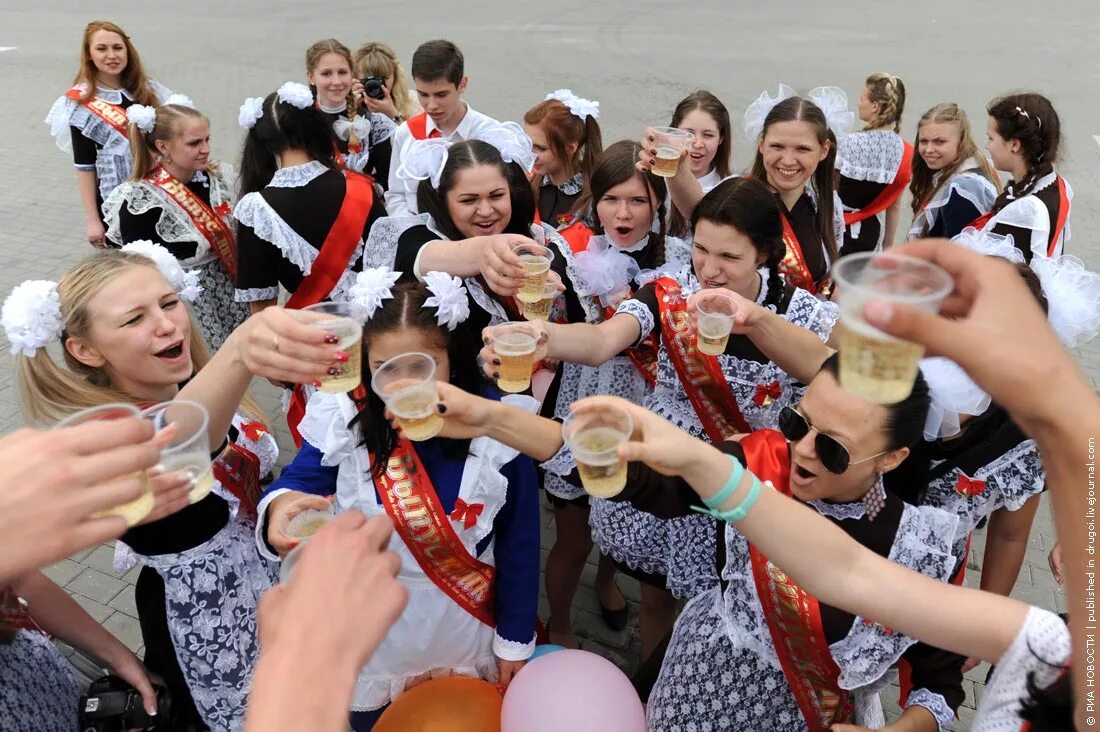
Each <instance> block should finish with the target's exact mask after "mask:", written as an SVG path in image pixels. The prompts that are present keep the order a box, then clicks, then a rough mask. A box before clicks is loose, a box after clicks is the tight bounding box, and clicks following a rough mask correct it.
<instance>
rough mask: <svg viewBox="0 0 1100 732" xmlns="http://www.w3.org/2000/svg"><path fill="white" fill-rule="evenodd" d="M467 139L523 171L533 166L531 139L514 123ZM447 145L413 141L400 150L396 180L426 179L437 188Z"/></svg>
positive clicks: (431, 139)
mask: <svg viewBox="0 0 1100 732" xmlns="http://www.w3.org/2000/svg"><path fill="white" fill-rule="evenodd" d="M469 139H471V140H481V141H482V142H487V143H489V144H490V145H492V146H493V147H495V148H496V149H497V150H499V151H500V157H501V158H503V159H504V162H506V163H518V164H519V166H520V167H521V168H523V170H524V172H530V170H531V168H532V167H534V165H535V153H534V151H533V150H532V149H531V138H530V137H528V136H527V133H526V132H524V131H523V128H522V127H520V126H519V125H518V124H516V123H515V122H503V123H501V124H498V125H494V126H492V127H488V128H486V129H483V130H479V131H478V132H476V133H474V134H473V135H472V136H471V137H470V138H469ZM451 144H452V143H449V142H447V141H446V140H441V139H439V138H429V139H427V140H413V141H412V142H410V143H409V144H408V145H406V146H405V149H404V150H402V151H401V165H400V166H399V167H398V169H397V175H398V177H399V178H403V179H405V180H430V181H431V182H432V187H433V188H439V181H440V178H442V176H443V168H444V167H445V166H446V165H447V158H448V150H449V149H450V147H451Z"/></svg>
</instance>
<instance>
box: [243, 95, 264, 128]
mask: <svg viewBox="0 0 1100 732" xmlns="http://www.w3.org/2000/svg"><path fill="white" fill-rule="evenodd" d="M263 116H264V98H263V97H249V98H248V99H245V100H244V104H242V105H241V109H240V111H239V112H238V113H237V123H238V124H240V126H241V127H243V128H245V129H246V130H251V129H252V128H253V127H255V126H256V123H257V122H259V121H260V117H263Z"/></svg>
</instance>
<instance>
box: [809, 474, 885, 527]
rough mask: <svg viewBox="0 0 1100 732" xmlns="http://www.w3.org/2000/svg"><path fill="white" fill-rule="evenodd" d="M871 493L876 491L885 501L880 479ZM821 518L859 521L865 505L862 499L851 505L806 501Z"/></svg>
mask: <svg viewBox="0 0 1100 732" xmlns="http://www.w3.org/2000/svg"><path fill="white" fill-rule="evenodd" d="M871 490H873V491H878V494H879V497H880V498H881V499H882V500H884V501H885V500H886V488H885V487H883V485H882V477H881V476H880V477H879V479H878V482H876V483H875V487H874V488H872V489H871ZM807 503H808V504H809V505H811V506H813V507H814V508H815V509H817V512H818V513H820V514H821V515H823V516H828V517H829V518H834V519H837V520H838V521H843V520H845V519H861V518H863V517H864V516H865V515H866V514H867V504H865V503H864V502H863V500H862V499H860V500H858V501H852V502H851V503H831V502H829V501H807Z"/></svg>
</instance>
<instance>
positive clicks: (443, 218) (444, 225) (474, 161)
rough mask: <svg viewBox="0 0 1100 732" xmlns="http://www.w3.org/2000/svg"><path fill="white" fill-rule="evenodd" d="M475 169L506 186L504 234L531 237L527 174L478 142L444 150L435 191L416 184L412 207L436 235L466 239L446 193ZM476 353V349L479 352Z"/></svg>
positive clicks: (531, 207) (425, 182) (531, 200)
mask: <svg viewBox="0 0 1100 732" xmlns="http://www.w3.org/2000/svg"><path fill="white" fill-rule="evenodd" d="M475 165H494V166H496V167H497V168H498V169H499V170H500V174H501V175H503V176H504V180H506V181H507V182H508V190H509V193H510V198H511V200H512V217H511V218H510V219H509V220H508V225H507V226H506V227H504V231H505V232H506V233H509V234H522V235H523V236H530V235H531V224H532V223H534V221H535V194H534V192H533V191H532V190H531V186H530V184H529V183H528V181H527V174H526V173H525V172H524V170H523V168H522V166H520V165H519V163H506V162H505V161H504V158H502V157H501V156H500V151H499V150H497V149H496V148H495V147H493V146H492V145H490V144H489V143H487V142H482V141H481V140H465V141H463V142H456V143H454V144H453V145H451V146H450V147H449V148H447V162H446V164H445V165H444V166H443V173H442V174H441V175H440V177H439V188H438V189H436V188H434V187H433V186H432V182H431V181H430V180H422V181H420V185H419V186H417V189H416V205H417V207H418V208H419V209H420V210H421V211H422V212H424V213H429V214H431V215H432V218H433V219H434V220H435V223H436V226H438V227H439V232H440V233H441V234H443V235H445V236H446V237H447V238H448V239H451V240H452V241H458V240H460V239H466V238H467V237H466V235H465V234H463V233H462V232H461V231H459V230H458V227H457V226H455V223H454V219H453V218H452V217H451V212H450V210H449V209H448V208H447V193H448V192H450V190H451V188H453V187H454V184H455V181H456V180H457V179H458V174H459V173H461V172H462V171H463V170H466V169H467V168H472V167H474V166H475ZM479 350H480V349H479Z"/></svg>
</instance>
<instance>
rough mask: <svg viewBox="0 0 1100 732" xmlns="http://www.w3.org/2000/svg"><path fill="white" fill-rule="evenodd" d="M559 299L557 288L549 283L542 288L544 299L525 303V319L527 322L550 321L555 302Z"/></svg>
mask: <svg viewBox="0 0 1100 732" xmlns="http://www.w3.org/2000/svg"><path fill="white" fill-rule="evenodd" d="M557 297H558V288H557V286H556V285H555V284H554V283H553V282H550V281H547V282H546V284H545V286H544V287H543V288H542V297H541V298H540V299H539V300H536V301H535V302H523V301H521V302H523V317H524V318H526V319H527V320H549V319H550V311H551V310H552V309H553V307H554V300H555V299H557Z"/></svg>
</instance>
